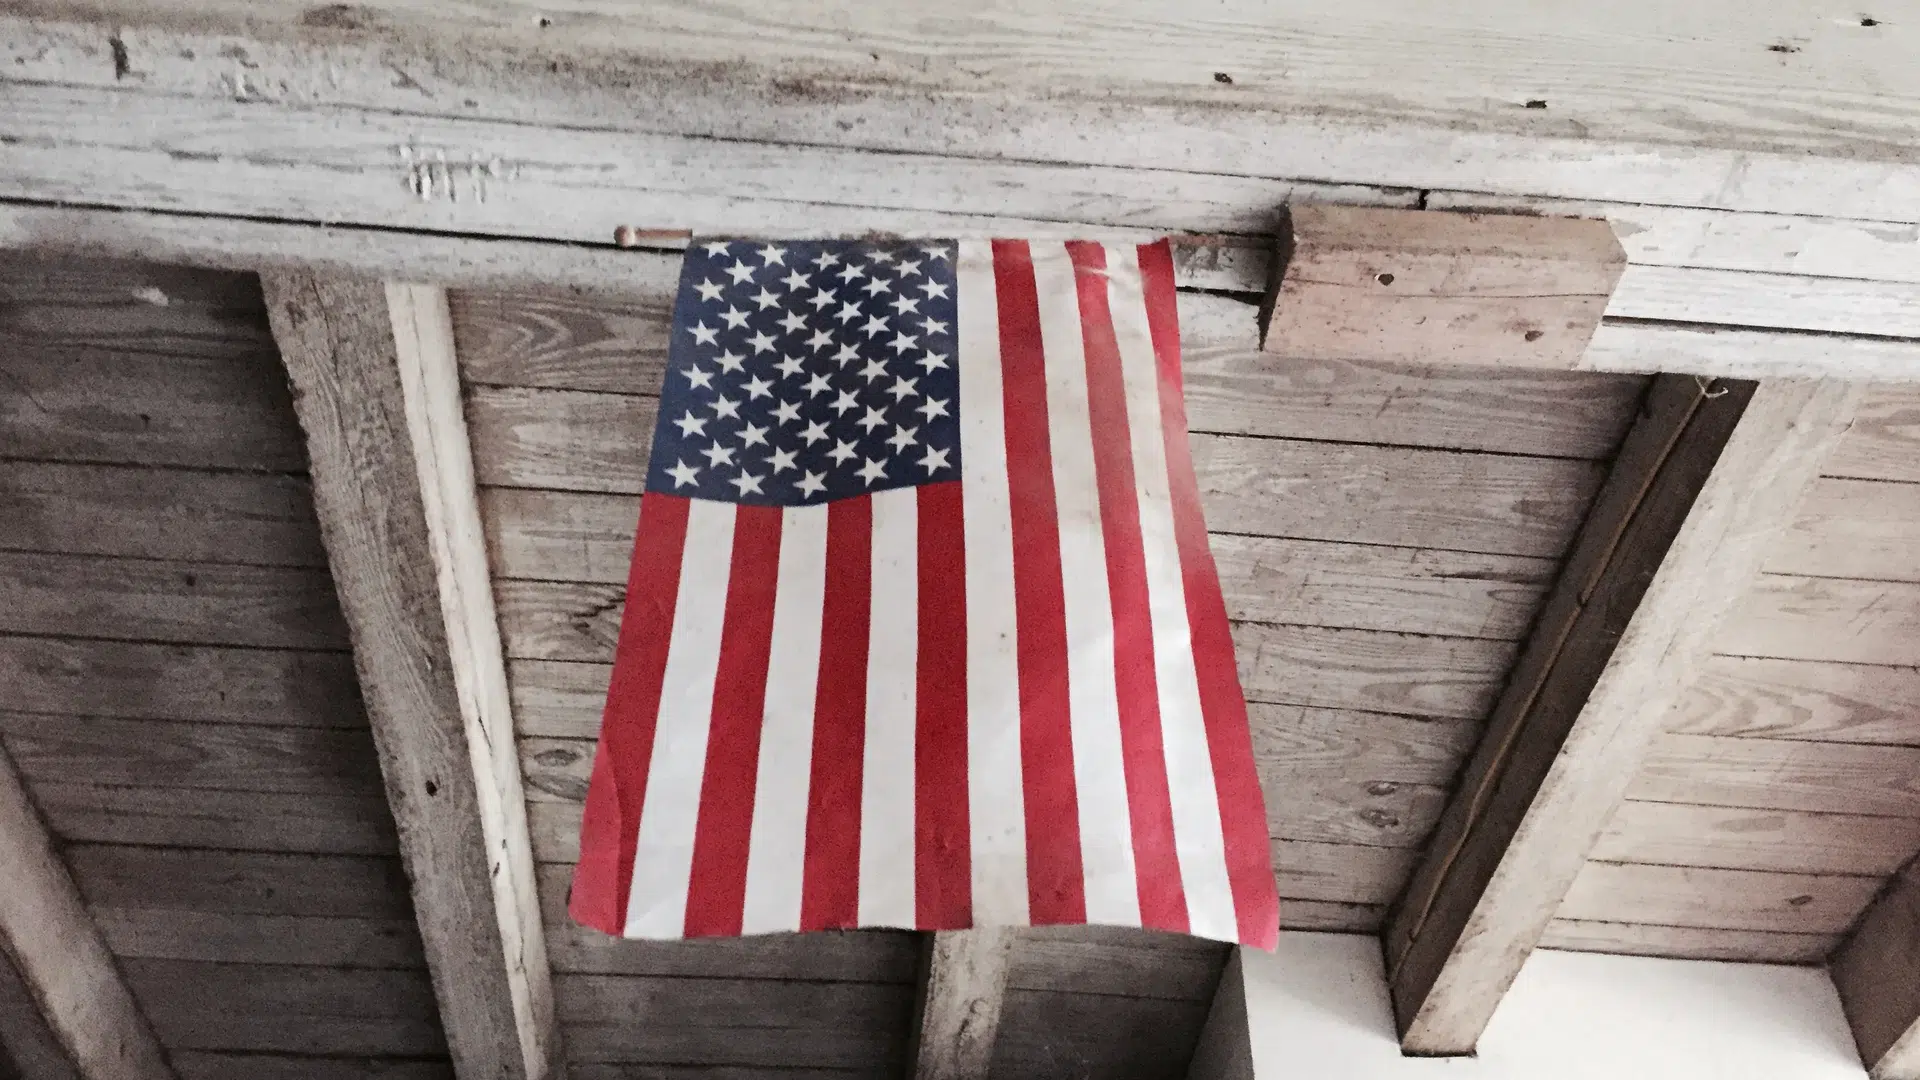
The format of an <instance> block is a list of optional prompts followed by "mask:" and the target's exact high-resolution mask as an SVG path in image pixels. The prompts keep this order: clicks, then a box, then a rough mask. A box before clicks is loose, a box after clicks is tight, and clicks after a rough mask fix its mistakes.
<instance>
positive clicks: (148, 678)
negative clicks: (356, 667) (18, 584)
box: [0, 616, 367, 728]
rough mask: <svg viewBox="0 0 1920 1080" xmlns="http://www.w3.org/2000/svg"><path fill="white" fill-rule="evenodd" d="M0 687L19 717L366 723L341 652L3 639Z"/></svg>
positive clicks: (293, 724) (307, 724) (330, 725)
mask: <svg viewBox="0 0 1920 1080" xmlns="http://www.w3.org/2000/svg"><path fill="white" fill-rule="evenodd" d="M336 617H337V616H336ZM0 685H4V686H6V687H7V691H8V694H9V704H11V705H12V706H13V707H15V708H18V709H20V710H22V711H29V712H43V713H55V714H59V715H64V716H72V715H81V716H119V717H128V718H132V719H154V720H187V721H195V722H201V723H216V724H268V725H278V726H285V727H317V728H353V727H365V726H366V723H367V718H366V714H365V712H363V711H362V709H361V707H360V693H359V688H358V687H357V686H356V685H355V684H354V678H353V661H352V658H351V657H349V656H348V655H347V654H346V653H343V652H313V651H309V650H300V649H244V648H226V647H221V646H211V645H155V644H143V643H138V642H125V641H89V640H63V639H60V638H28V637H9V636H0Z"/></svg>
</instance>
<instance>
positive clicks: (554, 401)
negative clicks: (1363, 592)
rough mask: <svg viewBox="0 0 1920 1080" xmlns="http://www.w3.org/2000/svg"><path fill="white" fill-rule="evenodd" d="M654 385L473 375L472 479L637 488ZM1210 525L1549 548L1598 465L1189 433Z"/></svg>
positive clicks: (1587, 494)
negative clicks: (566, 386) (555, 386)
mask: <svg viewBox="0 0 1920 1080" xmlns="http://www.w3.org/2000/svg"><path fill="white" fill-rule="evenodd" d="M656 407H657V406H656V403H655V402H654V399H652V398H644V397H633V396H624V395H614V394H599V393H585V392H580V391H570V390H536V389H525V388H500V387H476V388H474V390H473V391H472V393H471V394H470V396H469V398H468V403H467V409H468V413H467V415H468V421H469V423H470V424H471V425H472V432H473V445H474V454H475V467H476V470H477V473H478V477H479V480H480V483H482V484H483V485H492V486H504V487H522V488H541V489H550V490H563V491H599V492H608V493H622V494H634V493H638V492H639V491H640V490H641V488H642V486H643V484H644V482H645V475H646V450H645V448H646V447H647V446H648V445H650V443H649V440H650V437H651V433H652V431H653V421H654V413H655V409H656ZM1192 444H1193V451H1194V463H1195V468H1196V470H1197V472H1198V474H1199V482H1200V490H1201V493H1202V496H1203V498H1204V499H1205V508H1206V514H1207V520H1208V524H1209V526H1210V527H1211V528H1213V529H1215V530H1219V531H1223V532H1238V533H1250V534H1256V535H1271V536H1287V537H1292V538H1295V539H1309V540H1331V541H1351V542H1359V543H1379V544H1395V545H1400V546H1414V547H1437V548H1449V549H1455V550H1462V551H1480V552H1488V553H1493V554H1508V555H1534V556H1540V557H1546V558H1557V557H1559V555H1560V554H1561V552H1562V550H1563V549H1564V547H1565V545H1566V542H1567V540H1568V539H1569V538H1570V537H1571V536H1572V534H1573V530H1574V529H1575V527H1577V526H1578V524H1579V521H1580V517H1581V515H1582V514H1583V513H1584V511H1585V509H1586V504H1587V501H1588V500H1589V499H1590V498H1591V497H1592V494H1593V492H1594V490H1595V489H1596V488H1597V487H1598V486H1599V481H1600V475H1601V469H1600V467H1599V466H1597V465H1595V464H1593V463H1591V462H1585V461H1578V460H1570V459H1549V458H1521V457H1513V456H1508V455H1499V454H1471V453H1460V452H1452V451H1440V450H1418V449H1403V448H1398V447H1378V446H1362V445H1344V444H1330V443H1316V442H1296V441H1292V440H1285V439H1249V438H1238V437H1231V436H1212V435H1196V436H1194V437H1193V439H1192Z"/></svg>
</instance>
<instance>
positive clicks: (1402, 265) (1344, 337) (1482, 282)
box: [1261, 204, 1732, 370]
mask: <svg viewBox="0 0 1920 1080" xmlns="http://www.w3.org/2000/svg"><path fill="white" fill-rule="evenodd" d="M1289 211H1290V212H1289V213H1288V215H1287V218H1286V220H1285V221H1283V222H1282V224H1281V226H1280V232H1279V241H1278V243H1279V250H1280V253H1281V255H1280V259H1279V260H1277V262H1276V265H1275V267H1274V276H1273V287H1272V290H1271V292H1270V293H1269V295H1268V298H1267V305H1266V312H1267V313H1268V318H1267V319H1266V320H1265V321H1264V325H1263V326H1262V328H1261V337H1262V346H1263V347H1264V348H1265V349H1266V350H1268V351H1269V352H1274V353H1279V354H1281V355H1286V356H1331V357H1336V358H1339V359H1346V360H1373V361H1381V362H1387V363H1423V362H1432V361H1434V360H1444V361H1445V362H1448V363H1459V364H1478V365H1487V366H1500V365H1503V364H1507V365H1514V366H1524V367H1541V368H1560V369H1563V370H1572V369H1573V368H1575V367H1577V366H1578V365H1579V361H1580V357H1581V354H1582V353H1584V352H1585V351H1586V347H1587V342H1588V341H1589V340H1590V339H1591V338H1592V337H1593V331H1594V328H1595V327H1597V326H1599V325H1600V316H1601V313H1602V312H1604V311H1605V310H1606V309H1607V301H1608V298H1609V297H1611V296H1612V295H1613V291H1614V285H1615V283H1616V282H1618V281H1619V280H1620V272H1621V270H1622V269H1624V268H1625V266H1626V262H1627V255H1626V252H1624V251H1622V250H1621V249H1620V243H1619V241H1617V240H1615V239H1614V236H1613V228H1612V227H1611V226H1609V225H1608V224H1607V223H1606V222H1604V221H1592V220H1582V219H1578V218H1549V217H1519V216H1513V215H1497V214H1489V215H1480V214H1458V213H1443V212H1441V211H1437V210H1390V209H1379V208H1374V207H1358V206H1317V205H1313V204H1300V205H1294V206H1291V207H1289ZM1669 317H1671V316H1669ZM1728 321H1732V320H1728Z"/></svg>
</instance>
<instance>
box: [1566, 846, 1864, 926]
mask: <svg viewBox="0 0 1920 1080" xmlns="http://www.w3.org/2000/svg"><path fill="white" fill-rule="evenodd" d="M1879 887H1880V879H1879V878H1877V877H1843V876H1840V875H1832V874H1828V875H1814V874H1778V873H1765V872H1762V871H1757V870H1714V869H1708V868H1704V867H1697V866H1641V865H1635V864H1631V863H1605V862H1590V863H1588V864H1587V865H1586V866H1585V867H1584V868H1582V869H1581V871H1580V876H1579V877H1577V878H1575V879H1574V883H1573V886H1572V887H1571V888H1569V889H1568V890H1567V896H1566V900H1565V902H1563V903H1562V904H1561V905H1560V910H1559V917H1560V918H1563V919H1584V920H1589V921H1608V922H1628V923H1653V924H1657V925H1661V926H1692V927H1698V928H1701V929H1727V930H1773V931H1780V932H1786V933H1796V934H1832V933H1840V932H1841V931H1844V930H1846V928H1847V927H1849V926H1851V925H1853V920H1854V917H1855V916H1857V915H1859V914H1860V910H1861V909H1862V908H1864V907H1865V906H1866V905H1867V902H1868V901H1869V900H1872V899H1873V894H1874V893H1875V891H1877V890H1878V889H1879Z"/></svg>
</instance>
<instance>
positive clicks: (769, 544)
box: [687, 506, 782, 937]
mask: <svg viewBox="0 0 1920 1080" xmlns="http://www.w3.org/2000/svg"><path fill="white" fill-rule="evenodd" d="M781 515H782V511H781V510H780V508H779V507H776V506H739V507H736V508H735V509H734V525H733V562H732V567H731V568H730V569H729V571H728V576H727V603H726V613H725V618H724V620H723V621H722V623H721V631H720V666H719V669H718V670H717V671H715V673H714V686H713V725H712V727H711V728H709V729H708V735H707V767H706V773H705V775H704V778H703V779H702V781H701V787H700V816H699V818H698V819H697V823H696V825H695V831H694V835H693V865H692V869H691V871H690V876H689V879H688V883H687V936H688V937H704V936H708V935H715V934H727V935H735V936H737V935H738V934H739V933H740V919H741V914H742V912H743V911H744V909H745V905H746V898H747V848H748V845H749V841H750V840H751V839H752V836H753V792H754V779H755V776H756V775H757V773H758V769H759V762H760V718H761V715H762V713H763V711H764V708H765V705H766V695H767V656H768V654H769V653H770V652H771V651H772V648H773V595H774V589H775V587H776V586H777V585H778V584H779V580H780V574H779V571H780V519H781Z"/></svg>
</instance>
